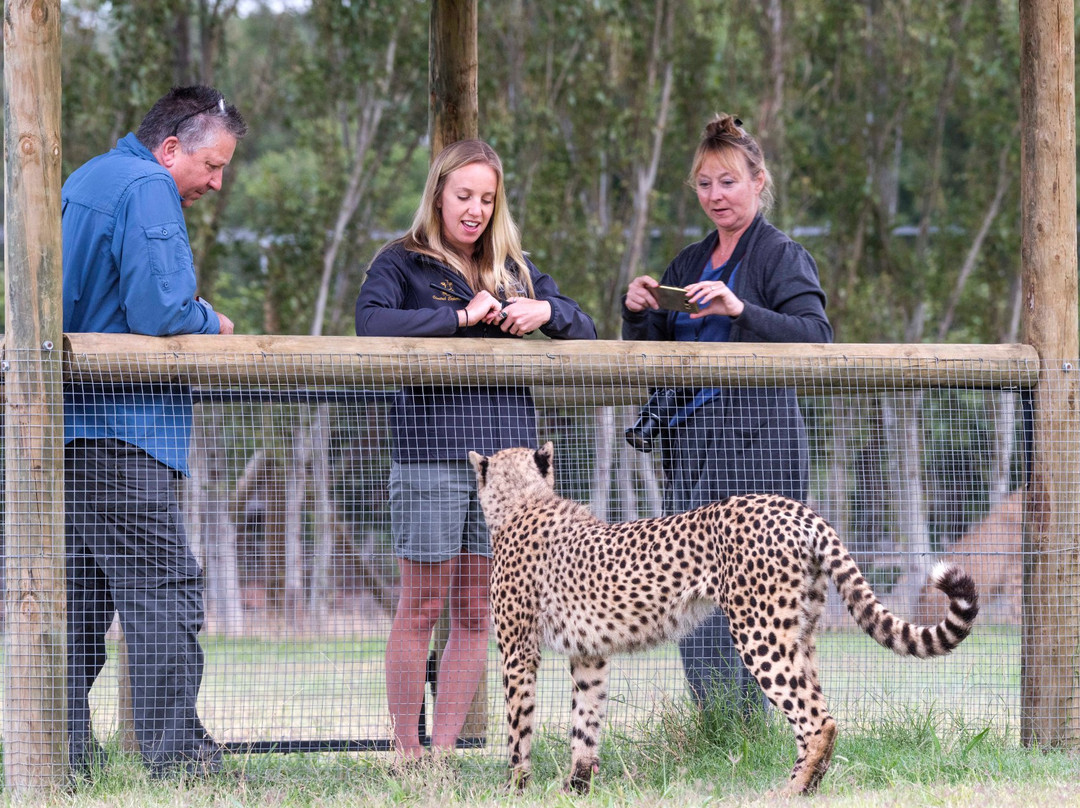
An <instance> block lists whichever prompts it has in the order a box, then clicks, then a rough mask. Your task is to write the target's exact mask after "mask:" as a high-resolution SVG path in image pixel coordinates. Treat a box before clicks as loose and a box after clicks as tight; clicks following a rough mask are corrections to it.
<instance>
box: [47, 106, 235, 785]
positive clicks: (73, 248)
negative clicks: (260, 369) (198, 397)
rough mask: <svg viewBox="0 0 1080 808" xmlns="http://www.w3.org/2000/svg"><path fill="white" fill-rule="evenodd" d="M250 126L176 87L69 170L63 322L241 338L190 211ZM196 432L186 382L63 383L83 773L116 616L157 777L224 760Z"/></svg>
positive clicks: (143, 744)
mask: <svg viewBox="0 0 1080 808" xmlns="http://www.w3.org/2000/svg"><path fill="white" fill-rule="evenodd" d="M246 133H247V125H246V124H245V123H244V120H243V118H242V117H241V116H240V113H239V112H238V111H237V110H236V108H235V107H233V106H230V105H227V104H226V103H225V99H224V98H223V97H222V95H221V93H220V92H218V91H217V90H215V89H214V88H212V87H204V86H194V87H177V88H173V89H172V90H171V91H169V93H167V94H166V95H165V96H163V97H162V98H160V99H159V100H158V101H157V103H155V104H154V106H153V107H152V108H151V109H150V111H149V112H148V113H147V114H146V117H144V118H143V120H142V123H141V124H140V126H139V130H138V133H137V134H128V135H127V136H126V137H124V138H122V139H121V140H120V141H119V142H118V143H117V144H116V147H115V148H114V149H112V150H111V151H109V152H107V153H106V154H103V155H99V156H98V157H95V158H93V159H92V160H90V161H88V162H87V163H86V164H85V165H83V166H82V167H80V168H79V169H77V170H76V171H75V172H74V173H72V175H71V176H70V177H69V178H68V180H67V182H65V183H64V187H63V192H62V200H61V204H62V210H63V219H62V222H63V224H62V231H63V273H64V330H65V331H67V332H90V331H94V332H107V333H135V334H148V335H152V336H171V335H174V334H231V333H232V331H233V324H232V322H231V321H230V320H229V318H228V317H226V316H224V315H223V314H220V313H218V312H216V311H214V310H213V308H212V307H211V306H210V304H209V303H207V302H206V301H205V300H202V299H200V298H199V297H197V296H196V294H195V267H194V260H193V256H192V253H191V245H190V243H189V241H188V233H187V227H186V225H185V223H184V213H183V209H184V208H186V207H188V206H190V205H191V204H193V203H194V202H195V200H197V199H198V198H199V197H201V196H202V195H203V194H206V193H208V192H210V191H216V190H218V189H219V188H220V187H221V181H222V174H223V172H224V170H225V166H227V165H228V164H229V161H230V160H231V159H232V156H233V152H234V151H235V149H236V144H237V142H238V141H239V140H240V139H241V138H242V137H243V136H244V135H245V134H246ZM190 430H191V399H190V395H189V392H188V390H187V388H186V387H185V386H183V385H179V384H155V385H143V384H134V383H133V384H123V385H119V386H110V387H105V386H102V385H100V384H88V385H81V386H75V387H72V388H69V389H67V390H65V395H64V439H65V442H66V445H67V446H66V456H65V467H66V492H65V493H66V523H67V528H66V533H67V535H66V539H67V590H68V597H67V611H68V616H67V656H68V683H67V694H68V731H69V738H68V740H69V759H70V762H71V765H72V768H73V772H74V773H75V774H77V775H86V774H92V773H93V771H94V769H95V768H96V767H97V766H99V765H100V764H101V763H102V762H103V760H104V754H103V751H102V748H101V746H100V745H99V743H98V742H97V740H96V739H95V737H94V733H93V729H92V727H91V722H90V706H89V700H88V696H89V693H90V688H91V687H92V686H93V683H94V680H95V679H96V678H97V676H98V674H99V673H100V672H101V669H102V667H103V666H104V664H105V659H106V651H105V634H106V632H107V631H108V629H109V626H110V625H111V623H112V621H113V616H114V613H118V614H119V617H120V625H121V627H122V628H123V631H124V638H125V640H126V642H127V648H128V662H129V669H130V675H131V693H132V713H133V715H132V716H131V718H132V719H133V723H134V729H135V736H136V739H137V740H138V743H139V747H140V750H141V752H142V755H143V758H144V759H145V760H146V762H147V764H148V766H149V767H150V771H151V773H152V774H154V775H158V776H161V775H167V774H171V773H187V774H207V773H212V772H215V771H217V770H219V769H220V768H221V748H220V747H219V745H218V744H217V743H215V742H214V741H213V739H212V738H211V737H210V735H209V733H207V731H206V729H205V728H204V727H203V724H202V721H201V720H200V719H199V716H198V713H197V712H196V699H197V697H198V693H199V685H200V682H201V680H202V667H203V657H202V649H201V647H200V645H199V640H198V632H199V630H200V629H201V627H202V623H203V581H202V571H201V569H200V567H199V565H198V563H197V562H196V560H195V558H194V556H193V555H192V553H191V550H190V549H189V547H188V544H187V538H186V535H185V533H184V526H183V521H182V518H181V515H180V510H179V506H178V503H177V499H176V495H175V492H174V486H175V483H176V478H177V477H178V476H179V475H182V474H186V473H187V447H188V439H189V435H190Z"/></svg>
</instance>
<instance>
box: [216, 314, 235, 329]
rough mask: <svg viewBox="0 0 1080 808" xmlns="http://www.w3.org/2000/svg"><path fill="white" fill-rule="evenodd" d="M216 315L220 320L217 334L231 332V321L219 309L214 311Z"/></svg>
mask: <svg viewBox="0 0 1080 808" xmlns="http://www.w3.org/2000/svg"><path fill="white" fill-rule="evenodd" d="M214 313H215V314H216V315H217V316H218V320H220V321H221V330H220V331H218V333H219V334H231V333H232V332H233V321H232V320H230V319H229V318H228V317H226V316H225V315H224V314H222V313H221V312H220V311H218V312H214Z"/></svg>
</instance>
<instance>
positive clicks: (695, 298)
mask: <svg viewBox="0 0 1080 808" xmlns="http://www.w3.org/2000/svg"><path fill="white" fill-rule="evenodd" d="M686 296H687V298H688V299H689V300H691V301H692V302H694V303H697V304H698V306H700V307H701V308H700V310H699V311H698V312H697V313H696V314H691V315H690V319H691V320H697V319H700V318H702V317H705V316H707V315H709V314H726V315H727V316H729V317H738V316H739V315H740V314H742V313H743V309H744V308H745V307H746V306H745V304H744V303H743V302H742V301H741V300H739V298H737V297H736V296H735V293H734V292H732V291H731V289H730V288H728V285H727V284H726V283H724V282H723V281H699V282H698V283H691V284H690V285H689V286H687V287H686Z"/></svg>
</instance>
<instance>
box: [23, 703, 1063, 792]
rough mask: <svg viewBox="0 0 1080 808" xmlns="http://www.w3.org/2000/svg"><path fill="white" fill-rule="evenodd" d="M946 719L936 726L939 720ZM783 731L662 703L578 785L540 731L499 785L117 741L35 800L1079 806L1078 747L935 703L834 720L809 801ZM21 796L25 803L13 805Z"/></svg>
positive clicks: (373, 765) (467, 765)
mask: <svg viewBox="0 0 1080 808" xmlns="http://www.w3.org/2000/svg"><path fill="white" fill-rule="evenodd" d="M942 727H946V728H947V729H944V730H943V729H942ZM794 751H795V749H794V741H793V740H792V735H791V732H790V730H789V729H788V727H787V725H786V723H785V722H784V721H783V720H782V718H780V717H779V716H778V715H776V714H775V713H768V714H766V713H764V712H762V711H760V710H758V711H756V712H753V713H752V714H750V715H748V716H747V715H743V714H742V713H737V712H734V711H732V710H730V709H725V707H724V706H723V705H716V706H712V707H710V708H709V709H707V710H704V711H699V710H697V709H695V708H694V707H692V706H691V705H690V704H689V703H688V702H687V701H685V700H680V701H673V702H669V703H666V704H665V705H664V706H663V708H662V709H660V710H659V711H658V712H656V713H654V715H653V716H652V717H651V718H650V719H648V720H647V721H645V722H643V723H642V724H640V725H638V726H633V727H616V728H613V730H612V731H609V732H608V733H607V735H606V737H605V739H604V744H603V747H602V755H601V774H600V776H599V777H598V778H597V780H596V782H595V784H594V788H593V791H592V793H591V794H590V795H588V796H586V797H582V796H579V795H567V794H563V793H562V792H561V786H562V780H563V777H564V776H565V771H566V769H567V768H568V765H569V750H568V744H567V741H566V740H565V738H564V737H562V736H561V735H552V734H550V733H544V734H541V735H540V736H539V737H538V739H537V743H536V745H535V747H534V777H533V781H532V782H531V783H530V784H529V786H528V787H527V788H526V789H525V791H524V792H523V793H521V794H520V795H518V794H507V793H506V792H505V791H504V790H503V787H502V785H503V782H504V779H505V775H506V769H505V765H504V764H503V762H502V759H501V754H487V753H463V754H461V755H458V756H454V757H452V758H450V759H448V760H444V761H440V762H431V763H430V764H429V765H426V766H425V767H423V768H422V769H421V770H419V771H413V772H407V773H405V774H397V773H395V772H394V770H393V769H392V768H391V765H390V760H389V758H388V757H387V756H382V755H346V754H326V755H283V756H275V755H252V756H247V757H242V756H237V757H232V758H229V759H228V761H227V771H226V773H225V774H224V775H222V776H221V777H219V778H216V779H214V780H211V781H206V782H164V783H162V782H155V781H151V780H149V779H148V778H147V777H146V776H145V774H144V773H143V770H142V767H141V765H140V764H139V762H138V761H137V760H136V759H134V758H132V757H130V756H126V755H122V754H120V753H119V752H116V751H115V750H111V751H110V763H109V765H108V767H107V768H106V769H105V770H104V771H103V772H102V773H101V774H100V775H99V777H98V779H97V780H95V781H94V782H93V783H91V784H85V785H83V786H81V787H79V788H78V789H77V790H76V791H74V792H73V793H71V794H65V795H63V796H56V797H53V798H52V799H48V800H35V801H34V802H35V804H41V805H49V806H52V805H56V806H59V805H64V806H132V808H135V807H136V806H138V808H142V806H147V805H154V806H184V807H185V808H187V807H188V806H190V807H191V808H200V807H201V806H215V807H217V806H249V805H250V806H255V805H258V806H270V807H271V808H273V806H305V807H306V806H319V807H320V808H339V807H342V808H343V807H344V806H368V805H370V806H409V807H410V808H412V807H413V806H417V807H420V808H427V807H428V806H431V808H436V807H437V808H458V806H460V807H461V808H467V807H468V808H471V806H488V805H491V806H494V805H500V806H503V805H513V806H520V808H531V806H571V805H574V806H576V805H585V806H597V807H598V808H600V807H601V806H641V807H642V808H645V807H646V806H648V807H650V808H651V806H658V805H664V806H674V808H679V807H680V806H703V805H713V806H729V805H730V806H736V805H738V806H744V805H749V806H757V805H761V806H786V805H792V806H795V805H799V806H809V805H813V806H815V808H816V806H828V807H829V808H832V807H833V806H864V805H865V806H892V805H896V806H911V805H928V806H950V808H951V807H952V806H958V807H959V808H965V807H967V806H971V808H996V806H1043V805H1052V806H1055V808H1059V807H1060V806H1069V805H1080V756H1077V755H1076V754H1073V753H1069V752H1062V751H1054V752H1038V751H1032V750H1030V749H1026V748H1022V747H1020V746H1018V745H1016V744H1015V743H1011V742H1010V741H1008V740H1007V739H1006V738H1004V737H1002V736H1001V735H1000V734H997V733H995V732H994V731H992V730H991V729H989V728H987V727H981V726H977V725H976V726H969V725H966V724H964V722H963V720H962V719H959V718H957V717H955V716H950V715H941V714H936V713H935V712H934V711H919V710H915V709H913V708H904V707H899V708H896V709H895V710H894V711H893V713H892V714H891V715H889V716H887V717H886V718H884V719H882V720H878V721H876V722H875V723H874V728H873V731H872V732H871V731H869V730H868V729H859V730H852V729H847V728H845V727H844V726H842V727H841V734H840V737H839V740H838V742H837V747H836V754H835V756H834V759H833V765H832V768H831V769H830V771H829V773H828V774H827V775H826V777H825V779H824V781H823V783H822V787H821V790H820V792H819V793H818V795H817V796H816V797H815V798H813V799H812V800H810V801H807V800H806V799H805V798H783V797H779V796H776V795H775V794H773V793H772V790H773V789H775V788H776V787H778V786H780V785H782V784H783V783H784V782H785V781H786V779H787V775H788V772H789V769H790V766H791V764H792V762H793V760H794ZM21 804H25V803H21Z"/></svg>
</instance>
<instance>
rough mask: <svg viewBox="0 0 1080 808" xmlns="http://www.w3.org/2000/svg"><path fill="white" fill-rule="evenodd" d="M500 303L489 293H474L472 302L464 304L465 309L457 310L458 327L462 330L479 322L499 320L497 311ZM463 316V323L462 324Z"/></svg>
mask: <svg viewBox="0 0 1080 808" xmlns="http://www.w3.org/2000/svg"><path fill="white" fill-rule="evenodd" d="M501 308H502V303H500V302H499V299H498V298H497V297H495V296H494V295H493V294H491V293H490V292H487V291H484V290H481V291H479V292H477V293H476V295H475V296H474V297H473V299H472V300H470V301H469V302H468V303H466V304H465V308H463V309H458V312H459V314H458V325H459V326H461V327H462V328H468V327H469V326H473V325H478V324H479V323H480V322H487V323H490V322H493V320H492V318H493V317H494V319H495V320H498V319H499V310H500V309H501ZM462 315H464V322H462Z"/></svg>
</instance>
